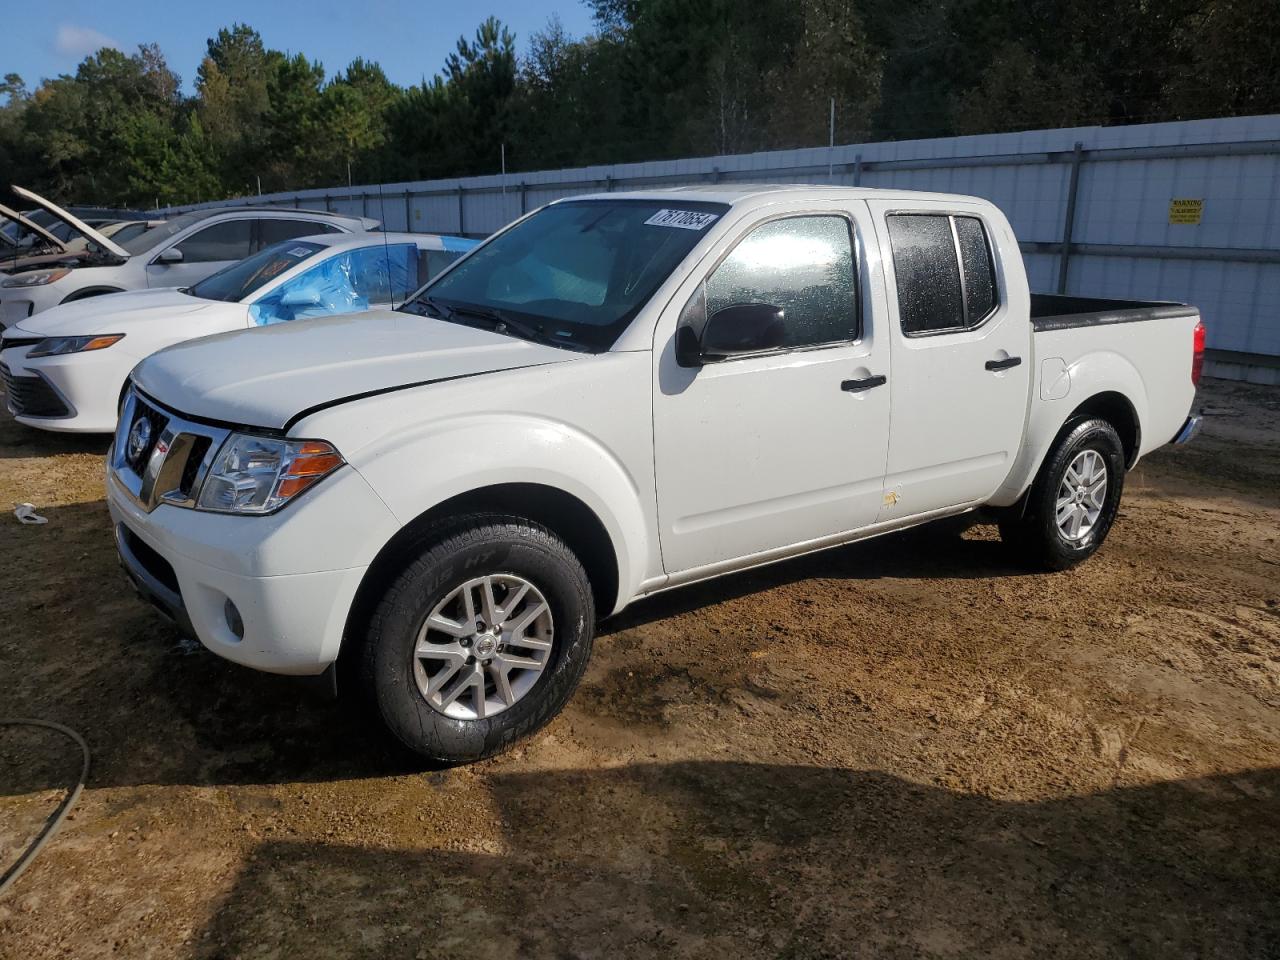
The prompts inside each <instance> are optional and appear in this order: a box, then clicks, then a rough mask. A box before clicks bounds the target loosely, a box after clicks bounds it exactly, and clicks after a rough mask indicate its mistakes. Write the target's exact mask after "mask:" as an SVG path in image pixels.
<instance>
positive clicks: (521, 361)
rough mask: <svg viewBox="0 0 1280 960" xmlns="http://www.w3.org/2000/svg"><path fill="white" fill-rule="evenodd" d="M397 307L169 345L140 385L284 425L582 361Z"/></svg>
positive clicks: (253, 421)
mask: <svg viewBox="0 0 1280 960" xmlns="http://www.w3.org/2000/svg"><path fill="white" fill-rule="evenodd" d="M582 356H583V354H580V353H576V352H574V351H572V350H563V349H560V348H557V347H551V346H544V345H542V344H536V343H529V342H528V341H525V340H517V339H514V338H513V337H509V336H505V335H503V334H499V333H493V332H491V331H488V330H477V329H475V328H473V327H465V326H461V325H459V324H456V323H447V322H445V321H443V320H433V319H430V318H428V317H419V316H415V315H413V314H407V313H397V312H395V311H392V310H371V311H368V312H366V313H350V314H346V315H344V316H338V317H325V318H322V319H316V320H298V321H294V322H293V323H281V324H276V325H274V326H269V327H255V328H252V329H248V330H237V331H235V332H233V333H223V334H217V335H215V336H212V337H206V338H204V339H203V340H197V341H192V342H189V343H181V344H178V345H177V346H173V347H168V348H167V349H164V350H161V351H160V352H159V353H156V354H153V355H152V356H150V357H148V358H147V359H146V360H144V361H143V362H142V363H141V364H139V365H138V366H137V368H135V369H134V371H133V380H134V383H136V384H137V385H138V387H139V388H141V389H142V390H143V391H144V392H145V393H147V394H149V395H150V396H151V397H153V398H155V399H156V400H158V401H160V402H161V403H163V404H165V405H166V406H169V407H172V408H173V409H174V410H177V411H178V412H180V413H183V414H186V415H188V416H193V417H203V418H205V419H209V420H218V421H222V422H224V423H234V424H244V425H247V426H254V427H267V428H271V429H277V430H282V429H285V428H286V427H288V426H289V425H290V423H291V421H294V420H297V419H299V415H301V414H305V413H307V412H309V411H312V410H315V409H319V408H323V407H328V406H333V405H335V404H337V403H342V402H344V401H347V400H354V399H358V398H360V397H363V396H369V395H371V394H376V393H385V392H387V391H389V390H397V389H403V388H406V387H412V386H420V385H424V384H428V383H432V382H435V381H441V380H454V379H458V378H460V377H472V376H477V375H479V374H483V373H494V372H497V371H500V370H512V369H516V368H519V367H530V366H539V365H542V364H547V363H563V362H565V361H568V360H575V359H580V358H581V357H582Z"/></svg>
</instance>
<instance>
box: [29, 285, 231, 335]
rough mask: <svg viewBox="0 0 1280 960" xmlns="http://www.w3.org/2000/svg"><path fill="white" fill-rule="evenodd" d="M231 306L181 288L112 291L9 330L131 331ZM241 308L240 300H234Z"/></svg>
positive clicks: (34, 332)
mask: <svg viewBox="0 0 1280 960" xmlns="http://www.w3.org/2000/svg"><path fill="white" fill-rule="evenodd" d="M220 306H227V304H222V303H219V302H217V301H214V300H201V299H199V298H198V297H192V296H188V295H187V294H185V293H182V292H181V291H179V290H177V289H168V290H132V291H129V292H126V293H109V294H104V295H102V296H100V297H87V298H86V299H84V300H73V301H72V302H71V303H64V304H61V305H59V306H56V307H51V308H50V309H48V310H43V311H41V312H40V313H37V314H36V315H35V316H33V317H27V319H25V320H23V321H21V322H19V323H18V325H17V326H15V327H13V328H11V329H10V330H9V336H10V337H27V336H37V337H75V336H84V335H88V334H100V333H126V334H127V333H128V332H129V330H130V329H133V328H136V327H137V325H138V324H140V323H166V322H172V321H173V320H174V318H175V317H180V316H184V315H186V314H190V313H195V312H196V311H198V310H208V309H210V308H214V307H220ZM231 306H236V307H238V308H239V309H240V310H244V307H243V306H242V305H240V304H231Z"/></svg>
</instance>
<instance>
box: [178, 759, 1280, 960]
mask: <svg viewBox="0 0 1280 960" xmlns="http://www.w3.org/2000/svg"><path fill="white" fill-rule="evenodd" d="M490 789H491V790H492V793H493V795H494V797H495V800H496V812H493V811H490V812H488V813H487V814H486V813H485V812H483V811H468V810H465V809H459V810H457V812H456V816H457V825H458V829H457V831H456V834H451V831H450V830H449V824H448V823H443V824H442V823H439V822H437V823H434V824H433V825H432V826H431V827H430V828H429V829H430V831H431V833H433V834H434V835H435V836H436V837H441V838H443V839H442V840H441V841H440V845H444V844H448V843H449V842H450V841H451V840H452V839H454V837H455V836H456V839H457V840H458V841H464V839H465V838H466V837H468V836H474V829H473V828H474V827H475V826H476V825H477V823H476V821H474V820H470V821H469V820H468V819H467V818H468V817H475V816H477V815H479V816H488V817H491V818H493V817H496V818H497V819H498V820H499V821H500V823H501V826H502V830H501V838H502V839H501V842H500V844H499V845H498V846H497V847H495V848H494V849H487V850H467V849H466V847H467V844H466V843H465V842H459V843H457V844H455V849H423V850H422V851H420V852H406V851H404V850H394V851H392V850H377V849H368V848H357V847H351V846H343V845H333V846H330V845H326V844H323V843H298V842H274V843H265V844H263V845H261V846H260V847H258V848H257V850H256V852H255V853H254V854H253V855H252V857H251V858H250V860H249V862H248V864H247V865H246V866H245V868H244V869H243V871H242V872H241V873H240V875H239V877H238V879H237V880H236V882H235V885H234V887H233V889H232V890H231V892H230V894H229V895H228V896H227V897H226V898H225V900H224V901H223V902H222V903H221V904H220V906H219V907H218V908H217V909H216V919H215V920H214V921H213V923H212V924H211V926H210V927H209V928H208V929H207V930H206V931H205V932H204V935H203V937H202V938H201V939H199V940H198V941H197V948H196V954H197V956H200V957H223V956H227V957H230V956H241V955H254V956H258V955H261V956H306V957H327V956H337V955H341V956H371V957H372V956H408V957H414V956H419V957H449V956H468V957H472V958H476V957H489V956H494V957H497V956H506V957H515V956H519V957H611V956H626V957H650V956H652V957H669V956H682V957H684V956H693V957H712V956H714V957H718V958H720V957H724V956H734V957H757V956H758V957H779V956H783V957H817V956H876V957H895V956H902V957H916V956H922V955H924V956H951V955H954V956H973V957H978V956H981V957H1045V956H1064V957H1075V958H1088V957H1116V956H1127V957H1159V958H1166V957H1172V956H1178V957H1187V956H1197V957H1230V958H1242V957H1265V956H1276V955H1277V953H1278V952H1280V914H1277V912H1276V911H1275V894H1276V891H1277V890H1280V852H1277V848H1276V845H1275V843H1274V842H1273V841H1274V837H1275V836H1276V833H1277V830H1278V829H1280V770H1274V769H1266V770H1256V771H1252V772H1249V773H1242V774H1239V775H1235V776H1230V777H1214V778H1209V779H1200V780H1188V781H1184V782H1171V783H1162V784H1157V785H1154V786H1148V787H1142V788H1137V789H1113V790H1109V791H1105V792H1102V793H1098V794H1094V795H1090V796H1083V797H1072V798H1068V799H1063V800H1054V801H1049V802H1040V803H1025V804H1024V803H1009V802H1000V801H995V800H991V799H988V798H984V797H979V796H972V795H964V794H957V793H953V792H950V791H947V790H942V789H937V788H934V787H930V786H922V785H919V784H915V783H910V782H907V781H905V780H902V779H899V778H897V777H894V776H889V775H885V774H881V773H877V772H868V771H859V770H838V769H837V770H833V769H823V768H814V767H784V766H770V765H759V764H736V763H680V764H672V765H649V766H643V765H642V766H632V767H627V768H623V769H613V770H605V771H565V772H553V773H522V774H514V775H512V774H505V775H497V776H493V777H492V778H490ZM427 842H428V841H426V840H424V843H427ZM457 847H461V848H462V849H457ZM339 945H341V946H339Z"/></svg>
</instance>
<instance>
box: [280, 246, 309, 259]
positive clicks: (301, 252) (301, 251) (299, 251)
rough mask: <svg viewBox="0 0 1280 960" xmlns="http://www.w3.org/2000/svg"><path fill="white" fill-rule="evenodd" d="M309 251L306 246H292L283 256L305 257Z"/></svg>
mask: <svg viewBox="0 0 1280 960" xmlns="http://www.w3.org/2000/svg"><path fill="white" fill-rule="evenodd" d="M310 252H311V251H310V250H308V249H307V248H306V247H294V248H293V249H292V250H286V251H285V256H289V257H305V256H306V255H307V254H309V253H310Z"/></svg>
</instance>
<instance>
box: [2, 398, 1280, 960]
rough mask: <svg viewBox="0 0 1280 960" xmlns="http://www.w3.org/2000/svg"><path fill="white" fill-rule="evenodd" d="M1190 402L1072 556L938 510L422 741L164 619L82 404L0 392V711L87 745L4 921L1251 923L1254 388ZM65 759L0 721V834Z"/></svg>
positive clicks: (21, 927)
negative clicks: (220, 651)
mask: <svg viewBox="0 0 1280 960" xmlns="http://www.w3.org/2000/svg"><path fill="white" fill-rule="evenodd" d="M1200 402H1201V403H1202V405H1203V406H1204V407H1206V408H1207V411H1208V412H1209V413H1210V414H1211V418H1210V419H1209V421H1208V424H1209V425H1208V428H1207V431H1206V433H1205V434H1204V435H1202V437H1201V438H1200V439H1199V440H1198V441H1197V442H1196V443H1195V444H1193V445H1192V446H1189V447H1185V448H1181V449H1177V450H1174V449H1166V450H1164V451H1161V452H1160V453H1158V454H1156V455H1154V456H1152V457H1151V458H1149V459H1148V460H1147V461H1145V462H1144V463H1143V464H1142V465H1141V466H1140V467H1139V468H1138V469H1137V470H1136V471H1135V472H1133V473H1132V474H1130V475H1129V477H1128V480H1127V489H1126V493H1125V499H1124V503H1123V508H1122V514H1121V518H1120V520H1119V521H1118V522H1117V524H1116V526H1115V528H1114V530H1113V531H1112V534H1111V538H1110V540H1109V541H1108V542H1107V544H1106V546H1105V547H1104V549H1103V550H1102V552H1101V553H1100V554H1099V555H1098V556H1096V557H1095V558H1094V559H1092V560H1090V561H1089V562H1088V563H1087V564H1085V565H1084V566H1083V567H1080V568H1078V569H1076V570H1074V571H1071V572H1068V573H1062V574H1052V575H1027V574H1024V573H1022V572H1021V571H1019V570H1018V569H1016V568H1014V567H1011V566H1009V565H1008V564H1007V563H1006V561H1005V559H1004V555H1003V553H1002V551H1001V548H1000V545H999V543H998V542H996V540H995V534H994V532H993V530H992V529H991V528H990V527H987V526H981V525H979V526H973V527H970V528H968V529H963V528H962V527H960V526H957V525H955V524H950V525H943V526H941V527H937V526H935V527H930V528H925V529H922V530H919V531H915V532H911V533H907V534H901V535H897V536H893V537H890V538H886V539H882V540H878V541H872V542H868V543H865V544H861V545H858V546H854V547H850V548H844V549H840V550H836V551H831V552H828V553H824V554H821V555H817V556H814V557H810V558H806V559H802V560H799V561H795V562H790V563H787V564H783V565H779V566H775V567H772V568H768V569H765V570H762V571H758V572H753V573H750V574H746V575H741V576H737V577H734V578H731V579H728V580H723V581H720V582H718V583H713V584H709V585H705V586H701V587H695V588H691V589H686V590H683V591H679V592H674V593H671V594H668V595H665V596H662V597H658V598H654V599H652V600H649V601H646V602H644V603H641V604H639V605H637V606H635V607H633V608H632V609H631V610H629V611H628V612H626V613H625V614H624V615H623V616H622V617H621V618H619V619H618V620H616V621H614V622H611V623H607V624H605V625H604V626H603V627H602V634H601V636H600V639H599V640H598V641H597V645H596V653H595V658H594V660H593V662H592V664H591V666H590V668H589V670H588V673H587V676H586V678H585V680H584V682H583V684H582V686H581V687H580V689H579V690H578V693H577V695H576V696H575V698H574V699H573V701H572V703H571V704H570V706H569V708H568V709H567V710H566V711H565V713H564V714H563V715H562V716H561V717H560V718H559V719H557V720H556V721H555V722H554V723H552V724H551V726H550V727H549V728H548V729H547V730H545V731H543V732H542V733H541V734H540V735H538V736H537V737H535V738H533V739H532V740H531V741H529V742H526V743H524V744H522V745H521V746H520V747H519V748H518V749H517V750H515V751H514V752H512V753H509V754H507V755H505V756H502V757H500V758H498V759H495V760H492V761H489V762H486V763H483V764H479V765H477V766H474V767H470V768H465V769H458V770H453V771H448V772H423V771H421V770H415V769H414V768H413V766H412V765H411V764H408V763H406V761H405V760H404V759H403V757H402V756H401V755H400V754H398V753H395V752H394V751H393V750H391V749H390V748H389V746H388V745H387V744H386V742H385V741H384V740H382V739H381V737H380V736H379V735H378V734H377V733H376V732H375V731H371V730H369V729H367V728H365V727H364V726H363V725H362V724H361V723H360V722H359V721H358V720H357V719H355V718H353V716H352V715H351V714H350V712H349V711H347V710H344V709H343V708H341V707H340V706H338V705H334V704H332V703H329V702H326V701H325V700H323V699H321V698H320V697H318V696H317V695H316V694H315V693H314V692H312V691H310V690H308V689H306V688H304V686H302V685H300V684H299V683H297V682H296V681H290V680H287V679H283V678H276V677H269V676H262V675H257V674H254V673H251V672H248V671H245V670H243V669H241V668H238V667H235V666H232V665H230V664H227V663H224V662H222V661H220V660H218V659H216V658H214V657H213V656H212V655H210V654H208V653H205V652H204V651H203V650H201V649H200V648H198V647H193V645H192V644H191V643H189V642H185V641H183V640H182V639H180V638H179V636H178V635H177V633H176V632H175V631H174V630H173V629H172V628H171V627H169V626H167V625H166V624H165V623H164V622H163V621H161V620H160V619H159V618H158V617H157V616H156V615H155V614H154V613H153V612H152V611H151V610H150V609H149V608H148V607H147V606H145V605H144V604H143V603H141V602H140V601H138V600H137V599H135V598H134V596H133V595H132V594H131V593H130V591H129V590H128V589H127V588H126V586H125V585H124V582H123V580H122V578H121V576H120V574H119V573H118V571H117V569H116V565H115V558H114V554H113V549H112V545H111V537H110V531H109V524H108V521H107V516H106V510H105V507H104V504H103V501H102V489H101V488H102V473H103V462H102V454H103V452H104V450H105V447H106V442H105V441H98V440H83V439H80V440H77V439H67V438H58V437H53V436H45V435H41V434H38V433H36V432H33V431H28V430H25V429H22V428H19V427H17V426H16V425H14V424H13V422H12V421H11V420H9V419H7V418H2V419H0V506H2V507H3V508H4V512H3V513H0V557H2V558H3V562H4V576H3V581H2V582H3V590H2V596H3V608H2V609H3V614H2V616H0V716H5V715H9V716H14V715H19V716H35V717H44V718H47V719H53V720H58V721H61V722H63V723H66V724H68V725H70V726H72V727H75V728H76V729H78V730H80V731H82V732H83V733H84V735H85V737H86V738H87V740H88V741H89V744H90V746H91V748H92V750H93V768H92V771H91V774H90V779H89V784H88V787H87V789H86V790H85V793H84V795H83V797H82V799H81V801H80V803H79V805H78V806H77V808H76V810H75V812H74V814H73V819H72V820H70V821H69V822H68V823H67V824H66V825H65V827H64V829H63V831H62V832H61V833H60V834H59V835H58V836H57V837H56V838H55V839H54V841H53V842H52V843H51V844H50V845H49V846H48V847H47V848H46V849H45V851H44V852H43V853H42V855H41V857H40V859H39V860H38V861H37V862H36V863H35V865H34V866H33V867H32V868H31V869H30V870H29V871H28V872H27V873H26V874H25V875H24V876H23V877H22V878H21V879H20V880H19V881H18V883H17V885H16V886H15V887H14V888H13V890H12V891H11V892H10V893H9V894H8V895H7V896H6V897H5V898H3V899H0V957H3V958H6V960H7V958H14V960H17V958H34V957H74V958H94V957H107V956H127V957H155V958H167V957H196V958H220V957H247V958H263V960H265V958H293V957H299V958H304V957H305V958H308V960H310V958H330V957H334V958H337V957H378V958H398V957H410V958H414V957H418V958H435V957H466V958H468V960H482V958H487V957H494V958H499V957H502V958H505V957H556V958H562V957H563V958H568V957H663V958H667V957H673V956H678V957H707V958H716V960H720V958H724V957H733V958H735V960H739V958H742V960H745V958H755V957H796V958H799V957H837V956H839V957H843V956H852V957H863V956H866V957H984V958H1012V957H1047V956H1064V957H1073V958H1088V957H1114V956H1134V957H1159V958H1168V957H1190V956H1196V957H1224V958H1242V957H1280V845H1278V844H1280V840H1278V838H1280V544H1278V543H1277V537H1278V536H1280V391H1276V390H1266V389H1263V388H1257V387H1245V386H1240V385H1232V384H1226V383H1222V382H1212V381H1211V382H1209V383H1208V385H1207V386H1206V387H1205V388H1204V389H1203V391H1202V394H1201V401H1200ZM26 500H29V501H31V502H33V503H35V504H36V505H37V506H38V507H39V508H40V510H41V512H42V513H44V515H46V516H47V517H48V518H49V523H48V525H46V526H22V525H20V524H19V523H18V522H17V521H16V520H14V519H13V517H12V515H11V513H10V511H11V510H12V505H13V504H16V503H18V502H21V501H26ZM78 763H79V753H78V751H77V750H76V748H75V747H74V745H73V744H71V743H70V742H68V741H65V740H63V739H61V738H60V737H59V736H58V735H56V734H53V733H41V732H35V731H30V732H28V731H21V730H14V729H11V728H0V868H2V866H3V865H7V864H8V863H10V862H12V860H13V859H14V858H15V857H16V855H17V853H18V851H19V850H21V849H22V847H23V846H25V844H26V843H27V841H28V840H29V838H30V837H31V836H32V835H34V833H35V832H36V830H38V828H39V825H40V824H41V822H42V821H43V819H44V817H45V816H47V814H48V813H49V812H50V811H51V810H52V809H53V807H54V806H55V804H56V803H57V802H58V800H59V799H60V798H61V796H62V795H63V794H62V790H63V788H64V787H65V785H66V784H67V783H68V782H70V781H73V780H74V777H75V774H76V772H77V769H78Z"/></svg>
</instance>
